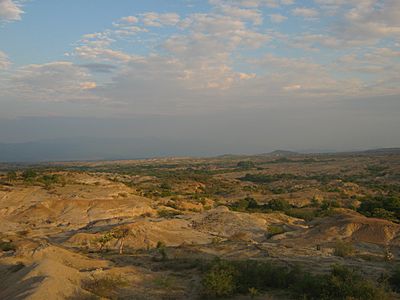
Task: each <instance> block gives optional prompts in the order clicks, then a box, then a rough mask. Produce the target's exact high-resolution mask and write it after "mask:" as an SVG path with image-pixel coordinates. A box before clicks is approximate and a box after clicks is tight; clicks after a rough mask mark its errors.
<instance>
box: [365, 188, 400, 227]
mask: <svg viewBox="0 0 400 300" xmlns="http://www.w3.org/2000/svg"><path fill="white" fill-rule="evenodd" d="M358 212H360V213H362V214H363V215H365V216H367V217H374V218H381V219H386V220H389V221H393V222H397V223H399V222H400V197H399V196H392V195H389V196H384V195H380V196H373V197H365V198H364V199H362V201H361V205H360V207H359V208H358Z"/></svg>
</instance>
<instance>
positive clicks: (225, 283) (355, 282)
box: [202, 260, 400, 300]
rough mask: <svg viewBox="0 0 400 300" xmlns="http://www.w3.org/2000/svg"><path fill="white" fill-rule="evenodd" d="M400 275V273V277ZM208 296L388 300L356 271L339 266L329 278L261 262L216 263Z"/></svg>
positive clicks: (205, 284) (206, 286) (207, 286)
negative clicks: (281, 292) (277, 293)
mask: <svg viewBox="0 0 400 300" xmlns="http://www.w3.org/2000/svg"><path fill="white" fill-rule="evenodd" d="M399 274H400V273H399ZM202 283H203V288H204V293H205V295H206V296H210V297H229V296H233V295H234V294H237V293H242V294H249V293H250V294H251V292H250V291H253V292H255V291H257V293H258V292H259V291H268V290H270V289H285V290H287V291H288V292H289V293H290V294H291V295H292V296H293V297H294V298H295V299H309V300H312V299H315V300H324V299H325V300H331V299H338V300H341V299H354V300H355V299H358V300H374V299H380V300H385V299H388V298H389V297H388V294H387V293H386V292H385V290H384V289H383V288H382V287H380V286H377V285H375V284H374V283H373V282H371V281H369V280H366V279H364V278H363V277H362V276H361V275H360V273H359V272H357V271H356V270H354V269H351V268H348V267H345V266H339V265H335V266H333V267H332V269H331V272H330V273H329V274H327V275H313V274H311V273H308V272H304V271H302V270H301V269H299V268H292V269H290V268H287V267H280V266H276V265H273V264H271V263H268V262H259V261H235V262H228V261H221V260H216V261H214V262H213V263H212V264H211V266H209V269H208V271H207V272H206V273H205V275H204V277H203V281H202Z"/></svg>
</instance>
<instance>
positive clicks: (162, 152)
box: [0, 137, 400, 163]
mask: <svg viewBox="0 0 400 300" xmlns="http://www.w3.org/2000/svg"><path fill="white" fill-rule="evenodd" d="M226 148H227V146H216V145H213V144H212V143H209V142H208V143H207V142H205V141H202V140H195V139H194V140H171V139H160V138H135V139H125V138H85V137H83V138H71V139H52V140H43V141H37V142H27V143H0V162H28V163H30V162H46V161H72V160H119V159H139V158H151V157H164V156H215V155H218V154H220V153H224V149H226ZM314 153H315V152H314ZM347 153H360V154H361V153H365V154H369V155H371V154H390V153H400V148H383V149H373V150H366V151H360V152H347ZM299 154H300V153H297V152H294V151H288V150H275V151H272V152H269V153H265V154H261V155H263V156H264V155H268V156H277V157H285V156H293V155H299ZM302 154H304V153H302ZM226 156H229V155H226ZM235 156H236V155H235Z"/></svg>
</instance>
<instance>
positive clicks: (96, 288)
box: [82, 275, 127, 299]
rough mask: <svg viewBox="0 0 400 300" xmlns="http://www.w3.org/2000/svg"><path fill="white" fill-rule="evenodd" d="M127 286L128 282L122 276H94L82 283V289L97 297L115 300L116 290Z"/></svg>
mask: <svg viewBox="0 0 400 300" xmlns="http://www.w3.org/2000/svg"><path fill="white" fill-rule="evenodd" d="M126 284H127V283H126V281H125V280H124V279H123V278H122V277H121V276H116V275H105V276H101V277H95V276H93V277H92V278H90V279H87V280H84V281H83V282H82V288H83V289H84V290H87V291H89V292H91V293H93V294H95V295H96V296H99V297H104V298H111V299H115V298H116V290H117V289H119V288H121V287H123V286H125V285H126Z"/></svg>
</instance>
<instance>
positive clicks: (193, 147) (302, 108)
mask: <svg viewBox="0 0 400 300" xmlns="http://www.w3.org/2000/svg"><path fill="white" fill-rule="evenodd" d="M399 128H400V1H397V0H349V1H343V0H237V1H233V0H209V1H199V0H177V1H161V0H148V1H128V0H121V1H118V3H116V2H115V1H107V0H99V1H76V0H71V1H51V0H41V1H38V0H0V161H10V159H11V161H13V160H12V158H13V155H14V156H15V161H17V160H24V159H23V158H24V157H29V155H31V156H30V157H31V158H32V157H36V158H35V159H36V160H43V159H45V157H50V156H51V157H54V159H60V160H62V159H63V158H65V159H69V157H75V158H77V159H79V158H80V159H87V158H93V159H96V158H98V157H99V155H100V156H101V157H105V156H107V158H113V157H114V158H119V157H124V158H129V157H126V155H127V154H129V153H130V152H129V151H133V152H134V153H133V152H132V154H131V158H137V157H143V153H148V154H149V155H147V156H146V157H149V156H152V155H216V154H224V153H249V154H255V153H263V152H269V151H273V150H276V149H287V150H295V151H302V150H315V151H323V150H330V151H347V150H365V149H373V148H385V147H399V146H400V130H399ZM111 140H114V141H115V144H114V145H110V141H111ZM124 140H125V142H124ZM49 141H50V142H49ZM16 143H24V144H23V149H22V150H21V149H19V150H18V151H17V150H16V149H17V148H15V147H16V146H15V144H16ZM46 143H47V144H46ZM88 144H90V147H89V146H88ZM10 145H11V146H10ZM54 145H58V147H55V146H54ZM46 147H48V148H47V151H48V152H46V151H44V149H46ZM135 151H136V152H135ZM44 152H46V153H44ZM55 152H57V153H55ZM35 153H36V154H35ZM40 154H42V155H41V156H40ZM24 155H25V156H24ZM26 155H27V156H26ZM46 155H47V156H46ZM2 156H3V157H2ZM88 156H89V157H88Z"/></svg>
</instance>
